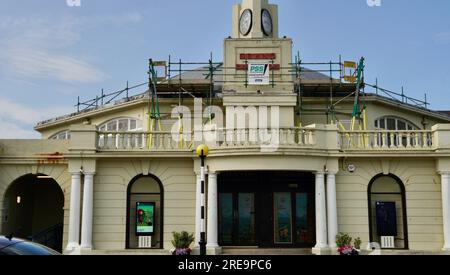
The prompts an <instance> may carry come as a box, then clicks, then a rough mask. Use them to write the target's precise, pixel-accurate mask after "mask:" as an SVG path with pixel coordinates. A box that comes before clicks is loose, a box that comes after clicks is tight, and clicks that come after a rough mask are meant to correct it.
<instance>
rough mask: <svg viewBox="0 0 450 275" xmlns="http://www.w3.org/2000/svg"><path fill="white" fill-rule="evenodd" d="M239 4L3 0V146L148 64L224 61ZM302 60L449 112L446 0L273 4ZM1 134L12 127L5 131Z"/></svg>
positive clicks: (136, 76) (217, 0) (136, 77)
mask: <svg viewBox="0 0 450 275" xmlns="http://www.w3.org/2000/svg"><path fill="white" fill-rule="evenodd" d="M239 2H240V1H239V0H191V1H187V0H133V1H125V0H81V7H69V6H68V5H67V3H66V0H42V1H34V0H2V1H1V4H0V5H2V6H1V8H0V49H1V50H0V81H1V82H0V83H1V86H0V129H2V131H1V132H0V138H38V137H39V135H38V134H37V133H36V132H34V131H33V129H32V128H33V126H34V125H35V123H36V122H37V121H40V120H44V119H47V118H51V117H53V116H57V115H62V114H66V113H71V112H73V111H74V110H75V108H74V107H73V105H74V104H75V103H76V99H77V96H80V97H81V98H83V99H88V98H91V97H95V95H96V94H99V93H100V90H101V89H102V88H104V89H105V91H113V90H117V89H121V88H123V87H124V86H125V83H126V81H130V83H141V82H144V81H145V80H146V78H147V76H146V71H147V60H148V58H150V57H152V58H154V59H167V57H168V55H169V54H170V55H172V57H173V58H175V59H178V58H182V59H183V60H186V61H188V60H189V61H207V60H208V58H209V54H210V52H213V55H214V57H215V60H221V59H222V58H221V57H222V45H223V39H224V38H225V37H227V36H229V35H230V34H231V9H232V5H233V4H235V3H239ZM271 2H273V3H275V4H278V5H279V13H280V35H281V36H283V35H286V36H288V37H291V38H292V39H293V40H294V51H295V52H296V51H297V50H298V51H300V53H301V57H302V59H303V60H304V61H305V62H316V61H329V60H337V59H338V56H339V54H341V55H342V57H343V59H346V60H357V59H359V57H361V56H364V57H365V58H366V81H368V82H375V78H376V77H378V78H379V83H380V86H383V87H385V88H388V89H392V90H396V91H399V90H400V89H401V86H404V87H405V91H406V93H407V94H408V95H409V96H412V97H418V98H423V96H424V93H425V92H427V93H428V97H429V100H430V102H431V104H432V105H431V107H432V108H433V109H437V110H450V97H449V96H448V93H450V16H449V15H450V1H448V0H433V1H426V0H395V1H394V0H381V6H380V7H370V6H369V5H367V0H334V1H329V0H272V1H271ZM5 129H8V130H6V131H5Z"/></svg>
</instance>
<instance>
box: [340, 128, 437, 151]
mask: <svg viewBox="0 0 450 275" xmlns="http://www.w3.org/2000/svg"><path fill="white" fill-rule="evenodd" d="M339 137H340V138H339V140H340V145H341V148H342V149H343V150H431V149H433V132H432V131H386V130H374V131H341V132H340V133H339Z"/></svg>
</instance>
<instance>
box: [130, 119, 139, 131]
mask: <svg viewBox="0 0 450 275" xmlns="http://www.w3.org/2000/svg"><path fill="white" fill-rule="evenodd" d="M136 128H137V126H136V120H134V119H132V120H130V130H136Z"/></svg>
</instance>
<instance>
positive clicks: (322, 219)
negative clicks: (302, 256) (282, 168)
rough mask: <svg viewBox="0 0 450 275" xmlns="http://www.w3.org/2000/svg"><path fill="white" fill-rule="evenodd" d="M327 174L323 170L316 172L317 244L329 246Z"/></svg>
mask: <svg viewBox="0 0 450 275" xmlns="http://www.w3.org/2000/svg"><path fill="white" fill-rule="evenodd" d="M325 200H326V199H325V176H324V173H323V172H317V173H316V246H315V248H327V247H328V244H327V213H326V211H327V210H326V202H325Z"/></svg>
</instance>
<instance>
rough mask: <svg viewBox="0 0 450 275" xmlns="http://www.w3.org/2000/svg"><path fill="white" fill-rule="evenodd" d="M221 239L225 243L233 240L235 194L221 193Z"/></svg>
mask: <svg viewBox="0 0 450 275" xmlns="http://www.w3.org/2000/svg"><path fill="white" fill-rule="evenodd" d="M219 204H220V212H219V221H220V222H219V225H220V239H221V241H222V242H223V243H225V244H229V243H232V242H233V195H232V194H219Z"/></svg>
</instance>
